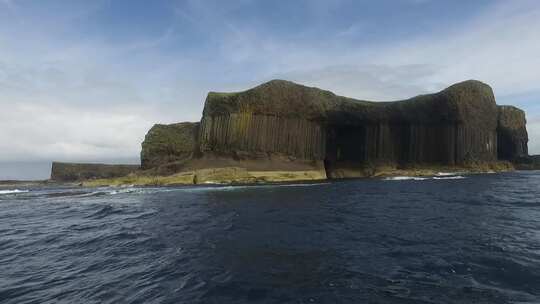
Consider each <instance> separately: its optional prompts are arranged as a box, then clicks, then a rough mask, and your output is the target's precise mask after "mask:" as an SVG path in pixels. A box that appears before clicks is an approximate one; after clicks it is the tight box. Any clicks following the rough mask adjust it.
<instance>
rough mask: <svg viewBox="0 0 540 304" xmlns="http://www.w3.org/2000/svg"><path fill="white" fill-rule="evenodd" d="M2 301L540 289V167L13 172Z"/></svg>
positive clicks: (456, 297) (0, 249)
mask: <svg viewBox="0 0 540 304" xmlns="http://www.w3.org/2000/svg"><path fill="white" fill-rule="evenodd" d="M0 303H6V304H7V303H17V304H19V303H490V304H493V303H540V172H513V173H503V174H485V175H468V176H461V177H460V176H449V175H441V176H438V177H437V178H427V179H418V178H416V179H413V178H407V177H401V178H394V179H358V180H345V181H332V182H322V183H298V184H291V185H256V186H190V187H171V188H137V187H126V188H98V189H90V188H69V187H56V188H54V187H43V188H22V189H14V188H5V187H4V188H2V189H0Z"/></svg>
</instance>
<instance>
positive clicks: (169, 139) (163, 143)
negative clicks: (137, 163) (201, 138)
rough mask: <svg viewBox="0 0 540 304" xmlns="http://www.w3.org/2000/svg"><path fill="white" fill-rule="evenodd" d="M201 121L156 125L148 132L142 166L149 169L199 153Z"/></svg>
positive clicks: (144, 143) (143, 147)
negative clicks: (198, 141)
mask: <svg viewBox="0 0 540 304" xmlns="http://www.w3.org/2000/svg"><path fill="white" fill-rule="evenodd" d="M198 131H199V123H192V122H182V123H176V124H170V125H161V124H156V125H154V126H153V127H152V128H151V129H150V131H148V133H147V134H146V136H145V138H144V142H143V143H142V150H141V166H142V168H143V169H149V168H154V167H158V166H160V165H165V164H168V163H173V162H179V161H185V160H188V159H190V158H192V157H193V155H194V154H195V153H197V150H198V147H197V136H198Z"/></svg>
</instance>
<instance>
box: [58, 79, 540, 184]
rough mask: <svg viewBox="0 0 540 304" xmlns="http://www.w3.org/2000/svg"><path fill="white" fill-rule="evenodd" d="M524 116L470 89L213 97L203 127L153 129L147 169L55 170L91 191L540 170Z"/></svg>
mask: <svg viewBox="0 0 540 304" xmlns="http://www.w3.org/2000/svg"><path fill="white" fill-rule="evenodd" d="M527 144H528V135H527V129H526V118H525V113H524V112H523V111H522V110H520V109H518V108H516V107H512V106H498V105H497V104H496V102H495V97H494V94H493V91H492V89H491V87H489V86H488V85H487V84H485V83H482V82H480V81H475V80H469V81H465V82H461V83H458V84H455V85H452V86H450V87H449V88H447V89H445V90H443V91H441V92H438V93H435V94H428V95H420V96H417V97H413V98H410V99H407V100H402V101H394V102H371V101H364V100H356V99H352V98H347V97H342V96H337V95H335V94H333V93H332V92H329V91H324V90H321V89H318V88H312V87H307V86H303V85H299V84H296V83H293V82H289V81H283V80H273V81H270V82H267V83H264V84H262V85H259V86H257V87H255V88H252V89H249V90H247V91H244V92H238V93H214V92H210V93H209V94H208V97H207V98H206V102H205V105H204V110H203V114H202V118H201V120H200V122H181V123H176V124H170V125H161V124H156V125H154V126H153V127H152V128H151V129H150V130H149V131H148V133H147V134H146V137H145V139H144V142H143V143H142V151H141V165H140V166H132V165H104V164H73V163H57V162H55V163H53V166H52V173H51V180H53V181H58V182H77V183H81V184H83V185H86V186H109V185H112V186H119V185H180V184H206V183H227V184H229V183H242V184H245V183H264V182H290V181H308V180H326V179H341V178H358V177H381V176H423V175H436V174H438V173H439V172H459V173H482V172H500V171H509V170H513V169H514V168H517V169H539V168H540V159H539V158H538V157H532V156H529V155H528V148H527Z"/></svg>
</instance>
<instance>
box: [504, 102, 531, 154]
mask: <svg viewBox="0 0 540 304" xmlns="http://www.w3.org/2000/svg"><path fill="white" fill-rule="evenodd" d="M526 124H527V120H526V118H525V112H523V111H522V110H520V109H518V108H516V107H512V106H500V107H499V124H498V128H497V132H498V154H499V158H500V159H505V160H510V161H514V160H517V159H519V158H523V157H526V156H528V154H529V153H528V152H529V151H528V148H527V144H528V141H529V139H528V134H527V128H526Z"/></svg>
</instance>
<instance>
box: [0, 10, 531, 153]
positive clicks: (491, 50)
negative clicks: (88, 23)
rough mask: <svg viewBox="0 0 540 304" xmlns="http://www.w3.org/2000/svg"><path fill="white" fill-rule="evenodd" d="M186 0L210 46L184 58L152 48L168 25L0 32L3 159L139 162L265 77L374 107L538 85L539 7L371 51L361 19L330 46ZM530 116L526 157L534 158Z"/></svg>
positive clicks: (172, 31) (187, 13) (172, 32)
mask: <svg viewBox="0 0 540 304" xmlns="http://www.w3.org/2000/svg"><path fill="white" fill-rule="evenodd" d="M0 1H2V2H0V4H2V3H3V4H5V3H8V2H9V3H12V2H11V1H7V2H6V0H0ZM191 3H192V5H191V10H178V11H177V14H178V16H179V18H181V19H183V20H187V22H189V23H190V24H191V25H192V26H194V27H195V28H198V29H200V34H201V35H207V36H206V38H207V39H208V41H205V42H206V43H208V44H209V45H211V46H212V49H211V50H206V52H202V53H201V54H197V53H191V54H190V55H189V56H186V55H185V54H182V53H179V54H173V55H170V54H169V55H163V54H162V53H161V52H160V48H161V46H162V45H164V44H167V43H170V42H171V41H174V39H176V38H178V37H177V35H178V28H176V27H175V25H174V24H173V25H171V26H170V27H168V28H166V29H164V31H163V33H162V34H161V35H159V36H158V37H155V38H152V39H142V40H136V41H132V42H129V43H125V44H118V45H110V44H105V43H103V42H102V41H99V40H86V39H74V38H73V37H62V36H58V35H57V29H58V28H65V27H69V26H70V24H71V23H70V22H73V20H74V18H76V17H73V18H64V19H62V20H61V21H56V22H55V23H54V24H53V25H43V26H42V27H40V28H37V29H35V31H36V32H33V31H34V29H33V28H32V27H30V26H29V25H28V23H25V22H22V23H21V24H22V25H21V26H20V28H19V29H18V31H17V30H14V29H13V28H8V27H4V28H3V29H0V106H1V107H2V109H3V111H2V112H1V113H0V130H2V131H1V132H0V149H1V151H3V152H2V154H0V161H1V160H33V159H38V160H39V159H49V160H52V159H58V160H98V159H111V158H115V157H117V158H123V157H137V156H138V153H139V148H140V142H141V141H142V139H143V137H144V134H145V133H146V131H147V129H148V128H149V127H150V126H151V125H152V124H153V123H158V122H160V123H171V122H175V121H184V120H191V121H193V120H198V119H199V115H200V113H201V110H202V106H203V102H204V98H205V96H206V93H207V92H208V91H209V90H215V91H229V90H241V89H246V88H248V87H250V86H253V85H256V84H258V83H260V82H262V81H265V80H269V79H272V78H286V79H290V80H293V81H297V82H299V83H304V84H307V85H313V86H318V87H320V88H323V89H329V90H332V91H334V92H335V93H337V94H340V95H345V96H351V97H356V98H360V99H373V100H393V99H402V98H407V97H410V96H413V95H417V94H421V93H426V92H433V91H437V90H439V89H442V88H444V87H445V86H447V85H450V84H452V83H454V82H457V81H462V80H465V79H470V78H476V79H480V80H483V81H485V82H487V83H489V84H491V85H492V86H493V87H494V89H495V92H496V94H497V96H510V95H517V94H520V93H523V92H529V91H535V90H536V91H538V90H539V89H540V87H539V86H540V85H539V84H538V79H540V77H539V76H540V74H539V73H540V56H538V54H540V39H538V37H540V7H539V6H538V5H536V3H535V2H532V1H520V2H518V1H512V2H503V3H502V4H498V5H496V6H494V7H492V8H490V9H489V10H488V11H486V12H485V14H484V15H482V16H479V17H478V18H475V19H474V20H471V21H469V22H466V23H464V24H463V25H462V26H460V27H459V28H454V29H448V30H446V31H442V32H441V31H437V32H435V33H434V32H432V31H426V34H423V35H420V36H418V37H407V39H403V40H400V41H395V42H394V43H392V44H389V43H385V44H380V43H375V42H374V43H373V44H369V45H358V44H355V43H354V42H353V41H352V40H351V37H352V36H354V35H355V34H356V33H357V32H361V31H362V24H361V23H359V24H357V25H352V26H350V27H348V28H345V29H343V31H342V32H341V34H337V35H336V36H335V37H331V38H330V40H325V41H311V40H310V41H297V40H292V39H287V38H281V37H279V36H275V35H271V34H269V33H268V32H261V31H262V29H259V28H246V27H245V26H242V24H241V20H235V19H227V18H223V17H224V15H226V14H227V12H229V11H230V10H232V9H233V8H228V9H224V8H222V9H221V10H219V9H216V10H213V9H209V8H208V7H204V6H201V4H200V2H198V1H192V2H191ZM317 5H322V6H317ZM324 5H325V3H322V2H318V3H316V5H314V7H313V9H314V10H315V11H317V10H320V9H321V7H324ZM90 10H93V11H94V10H96V8H95V7H92V8H90ZM323 11H324V10H321V13H322V12H323ZM82 14H84V12H82V11H78V12H77V16H79V15H82ZM23 17H24V16H23ZM216 20H221V21H223V22H221V21H220V23H219V24H218V23H217V22H216ZM23 21H24V18H23ZM2 24H5V23H2V21H0V25H2ZM25 24H26V25H25ZM223 24H226V26H223ZM220 25H221V26H220ZM34 27H35V26H34ZM20 35H24V37H25V39H20ZM535 115H537V114H534V113H529V119H530V123H529V133H530V138H531V143H530V144H531V152H535V153H540V124H539V123H536V122H534V119H531V118H532V117H535Z"/></svg>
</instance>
